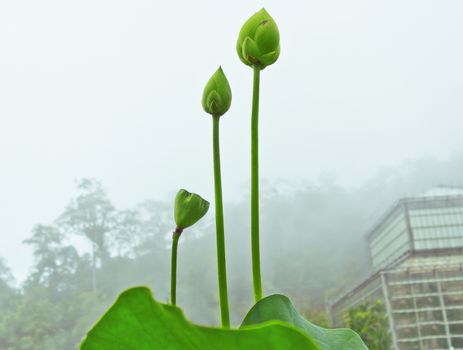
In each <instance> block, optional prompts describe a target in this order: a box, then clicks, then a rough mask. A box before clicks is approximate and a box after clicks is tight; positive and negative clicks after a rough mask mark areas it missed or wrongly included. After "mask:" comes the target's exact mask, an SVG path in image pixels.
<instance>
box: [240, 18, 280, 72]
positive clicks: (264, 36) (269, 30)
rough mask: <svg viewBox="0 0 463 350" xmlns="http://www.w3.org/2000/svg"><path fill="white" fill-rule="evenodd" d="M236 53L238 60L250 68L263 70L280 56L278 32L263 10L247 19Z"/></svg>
mask: <svg viewBox="0 0 463 350" xmlns="http://www.w3.org/2000/svg"><path fill="white" fill-rule="evenodd" d="M236 51H237V52H238V56H239V58H240V60H241V61H242V62H243V63H244V64H246V65H248V66H251V67H256V68H259V69H264V68H265V67H266V66H269V65H271V64H273V63H275V61H276V60H277V59H278V56H280V32H279V31H278V27H277V25H276V23H275V21H274V20H273V18H272V17H271V16H270V15H269V14H268V12H267V11H265V9H262V10H260V11H259V12H257V13H255V14H254V15H253V16H252V17H251V18H249V19H248V20H247V21H246V23H244V25H243V27H242V28H241V30H240V34H239V36H238V42H237V43H236Z"/></svg>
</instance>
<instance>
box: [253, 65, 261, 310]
mask: <svg viewBox="0 0 463 350" xmlns="http://www.w3.org/2000/svg"><path fill="white" fill-rule="evenodd" d="M259 83H260V69H259V68H256V67H254V84H253V92H252V120H251V246H252V279H253V284H254V300H255V301H256V302H258V301H259V300H260V299H262V277H261V275H260V247H259V123H258V121H259Z"/></svg>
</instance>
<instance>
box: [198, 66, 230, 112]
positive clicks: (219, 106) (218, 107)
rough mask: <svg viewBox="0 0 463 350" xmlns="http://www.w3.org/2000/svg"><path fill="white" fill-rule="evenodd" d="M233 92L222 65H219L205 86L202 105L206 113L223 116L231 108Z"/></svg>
mask: <svg viewBox="0 0 463 350" xmlns="http://www.w3.org/2000/svg"><path fill="white" fill-rule="evenodd" d="M231 100H232V92H231V89H230V84H228V80H227V77H226V76H225V74H224V72H223V70H222V67H219V69H217V71H216V72H215V73H214V75H213V76H212V77H211V79H209V81H208V82H207V84H206V87H205V88H204V92H203V98H202V101H201V102H202V105H203V108H204V110H205V111H206V113H209V114H212V115H216V116H221V115H223V114H225V113H226V112H227V111H228V109H229V108H230V105H231Z"/></svg>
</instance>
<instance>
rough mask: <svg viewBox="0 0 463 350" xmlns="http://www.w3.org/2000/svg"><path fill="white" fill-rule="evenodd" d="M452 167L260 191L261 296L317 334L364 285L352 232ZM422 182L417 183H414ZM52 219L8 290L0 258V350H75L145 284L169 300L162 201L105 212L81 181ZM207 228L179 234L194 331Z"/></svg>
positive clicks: (201, 317) (201, 304)
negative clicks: (118, 302)
mask: <svg viewBox="0 0 463 350" xmlns="http://www.w3.org/2000/svg"><path fill="white" fill-rule="evenodd" d="M462 165H463V157H456V158H455V159H453V160H452V161H449V162H439V163H436V162H434V163H433V162H432V161H429V160H427V161H423V162H417V163H414V164H410V165H409V166H408V168H404V169H402V171H401V172H400V173H397V172H394V173H382V174H380V175H379V176H378V178H377V179H372V181H371V182H370V183H369V184H367V185H365V186H364V187H363V188H362V189H353V190H347V189H345V188H342V187H340V186H337V185H335V184H332V183H325V184H322V185H317V186H310V185H306V186H300V187H290V186H287V184H278V185H277V186H271V185H269V184H267V185H265V186H264V187H265V188H264V189H263V191H262V193H263V194H264V196H263V198H262V267H263V280H264V286H265V287H264V294H270V293H284V294H286V295H288V296H289V297H290V298H291V299H292V300H293V301H294V303H295V304H296V305H297V307H298V308H299V309H300V310H303V312H304V313H305V314H306V315H307V317H308V318H309V319H311V320H313V321H315V323H319V324H324V325H326V324H327V319H326V314H325V308H326V303H327V302H328V301H329V300H331V299H333V298H334V297H336V296H337V295H338V294H339V293H340V292H341V291H342V290H343V289H345V288H348V287H349V286H352V284H353V283H355V282H357V281H358V280H359V279H361V278H363V277H364V276H366V275H367V274H368V272H369V270H368V254H367V250H366V247H365V241H364V234H365V232H366V231H367V230H368V228H369V227H370V226H371V225H372V224H373V223H374V221H375V220H376V219H377V217H378V216H379V215H381V214H382V213H383V212H384V210H385V209H387V208H388V207H390V205H392V204H393V203H394V201H395V200H397V199H398V198H399V197H400V196H401V195H402V194H403V193H405V192H406V191H409V192H408V193H410V192H413V191H415V192H416V191H421V190H424V189H426V188H429V187H430V186H431V185H434V184H435V180H436V179H437V178H439V179H444V180H445V179H446V178H447V179H449V181H450V180H451V179H454V178H455V177H459V176H460V175H462V174H463V171H461V169H463V166H462ZM423 173H427V174H428V176H427V177H423V176H422V175H420V174H423ZM76 190H77V192H76V195H75V196H74V197H73V198H70V201H69V204H68V205H67V206H66V207H65V208H63V210H62V212H61V213H56V220H54V221H53V222H51V223H39V224H37V225H35V226H34V227H33V228H32V230H31V232H30V236H29V238H28V239H26V240H24V242H23V243H24V244H25V245H27V246H28V247H29V248H30V251H31V253H32V254H33V258H34V259H33V265H32V266H31V268H30V273H29V275H28V277H27V279H25V280H24V281H15V279H14V274H13V272H12V271H11V270H10V268H9V266H8V264H7V262H6V261H5V260H4V259H1V260H0V309H1V311H2V312H1V313H0V345H1V346H0V347H1V348H2V349H5V350H13V349H15V350H16V349H22V350H32V349H47V350H68V349H69V350H71V349H75V348H76V345H77V344H78V343H79V341H80V339H81V338H82V337H83V336H84V334H85V333H86V331H87V330H88V328H89V327H90V326H91V325H92V324H93V323H94V322H95V321H96V320H97V319H98V318H99V317H100V316H101V314H102V312H104V310H105V309H107V307H108V306H109V305H111V304H112V303H113V302H114V300H115V298H116V296H117V295H118V294H119V293H120V292H121V291H122V290H124V289H126V288H128V287H130V286H134V285H146V286H149V287H150V288H151V289H152V290H153V293H154V295H155V297H156V299H157V300H161V301H167V299H168V295H169V273H170V270H169V268H170V267H169V263H170V245H171V237H172V230H173V229H174V224H173V199H172V201H166V200H145V201H143V202H141V203H139V204H137V205H135V206H134V207H132V208H117V207H116V206H115V205H114V204H113V202H112V201H111V198H110V195H109V194H108V193H107V192H106V190H105V188H104V185H103V184H102V183H101V182H100V181H98V180H95V179H81V180H79V181H78V182H77V189H76ZM244 203H247V201H246V200H242V201H237V202H232V203H226V205H225V214H226V239H227V263H228V269H229V271H228V272H229V288H230V303H231V305H232V308H231V310H233V312H232V315H231V317H232V323H233V324H235V325H237V324H239V323H240V322H241V320H242V318H243V316H244V314H245V312H246V310H248V309H249V308H250V307H251V306H252V304H253V298H252V282H251V267H250V265H251V261H250V258H249V256H250V254H249V250H250V242H249V207H248V206H247V204H244ZM214 234H215V229H214V221H213V215H212V214H211V213H209V214H208V215H207V216H206V217H205V219H204V220H202V221H201V222H200V224H199V225H197V226H195V228H193V229H191V230H189V231H188V232H187V233H185V234H184V236H182V241H181V243H180V246H179V262H178V287H177V288H178V295H177V303H178V305H180V306H181V307H182V308H183V309H184V310H185V314H186V316H187V317H188V318H189V319H191V320H193V321H195V322H197V323H200V324H210V325H216V324H218V322H219V310H218V300H217V292H216V290H217V281H216V260H215V259H216V257H215V235H214Z"/></svg>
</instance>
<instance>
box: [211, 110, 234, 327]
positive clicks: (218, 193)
mask: <svg viewBox="0 0 463 350" xmlns="http://www.w3.org/2000/svg"><path fill="white" fill-rule="evenodd" d="M212 120H213V137H212V139H213V153H214V191H215V222H216V234H217V270H218V273H219V302H220V318H221V321H222V327H224V328H229V327H230V312H229V310H228V291H227V266H226V261H225V233H224V223H223V200H222V178H221V174H220V146H219V116H215V115H214V116H212Z"/></svg>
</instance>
